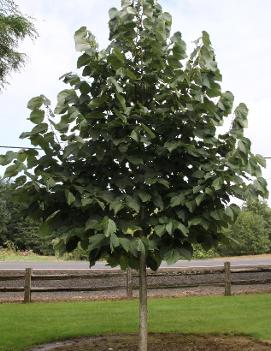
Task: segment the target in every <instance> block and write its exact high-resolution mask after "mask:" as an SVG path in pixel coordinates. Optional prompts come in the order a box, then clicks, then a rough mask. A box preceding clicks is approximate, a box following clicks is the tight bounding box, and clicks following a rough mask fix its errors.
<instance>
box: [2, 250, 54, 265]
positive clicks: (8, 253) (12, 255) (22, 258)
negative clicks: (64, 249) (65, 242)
mask: <svg viewBox="0 0 271 351" xmlns="http://www.w3.org/2000/svg"><path fill="white" fill-rule="evenodd" d="M57 260H58V258H57V257H55V256H40V255H37V254H35V253H32V252H26V253H25V252H20V251H13V250H8V249H0V261H8V262H10V261H16V262H48V261H49V262H52V261H57Z"/></svg>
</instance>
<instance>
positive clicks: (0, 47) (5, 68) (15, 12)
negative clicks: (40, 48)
mask: <svg viewBox="0 0 271 351" xmlns="http://www.w3.org/2000/svg"><path fill="white" fill-rule="evenodd" d="M36 34H37V33H36V30H35V27H34V25H33V23H32V20H31V19H30V18H29V17H27V16H25V15H23V14H22V13H21V12H20V11H19V9H18V7H17V5H16V4H15V3H14V1H13V0H0V89H1V88H3V86H4V85H5V83H7V77H8V76H9V74H10V73H11V72H12V71H17V70H19V69H20V68H21V67H22V65H23V64H24V62H25V54H24V53H21V52H19V51H18V46H19V43H20V41H21V40H23V39H25V38H27V37H30V38H34V37H35V36H36Z"/></svg>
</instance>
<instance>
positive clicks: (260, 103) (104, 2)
mask: <svg viewBox="0 0 271 351" xmlns="http://www.w3.org/2000/svg"><path fill="white" fill-rule="evenodd" d="M16 3H17V4H18V5H19V7H20V9H21V11H22V12H23V13H26V14H28V15H30V16H31V17H33V18H34V19H35V24H36V27H37V30H38V32H39V37H38V38H37V39H36V40H35V41H33V42H32V41H30V40H28V41H25V42H24V43H23V44H22V45H21V47H20V50H21V51H23V52H26V53H27V55H28V61H27V64H26V66H25V68H24V69H23V70H22V72H21V73H18V74H13V75H12V76H11V77H10V85H9V86H8V87H7V88H6V90H5V91H4V92H3V93H2V94H1V95H0V106H1V112H0V121H1V124H0V144H1V145H19V146H20V145H24V146H25V145H27V144H26V142H25V141H21V140H20V139H19V135H20V134H21V133H22V132H23V131H28V130H29V128H30V124H29V122H28V121H27V120H26V118H27V117H28V111H27V109H26V104H27V101H28V100H29V99H30V98H31V97H33V96H37V95H40V94H44V95H46V96H47V97H48V98H49V99H51V100H52V101H55V97H56V94H57V92H59V91H60V90H61V89H64V88H65V86H64V85H63V84H62V83H61V82H60V81H59V79H58V78H59V77H60V76H61V75H62V74H64V73H67V72H70V71H75V68H76V58H77V53H76V52H75V50H74V42H73V33H74V31H75V30H76V29H78V28H79V27H81V26H82V25H85V26H87V27H88V28H89V29H90V30H91V31H92V32H93V33H94V35H95V36H96V37H97V40H98V42H99V44H100V47H105V46H106V44H107V38H108V26H107V22H108V14H107V13H108V9H109V8H110V7H113V6H115V7H118V6H119V4H120V0H80V1H79V0H77V1H76V0H16ZM160 3H161V4H162V5H163V7H164V9H165V10H167V11H169V12H170V13H171V14H172V16H173V30H179V31H181V32H182V33H183V37H184V40H185V41H186V42H187V43H188V44H189V46H190V47H191V45H192V42H193V41H194V40H195V39H197V38H198V37H199V36H200V33H201V31H202V30H206V31H207V32H209V34H210V36H211V40H212V43H213V46H214V49H215V52H216V56H217V61H218V64H219V67H220V70H221V72H222V75H223V84H222V86H223V88H224V89H225V90H231V91H232V92H233V94H234V96H235V102H236V103H239V102H245V103H246V104H247V106H248V108H249V110H250V114H249V128H248V130H247V132H246V135H247V136H248V137H249V138H250V139H251V140H252V148H253V150H254V152H256V153H260V154H262V155H263V156H271V109H270V105H271V88H270V79H271V64H270V62H271V40H270V38H271V23H270V15H271V1H270V0H261V1H259V0H219V1H218V0H204V1H203V0H161V1H160ZM2 151H3V150H0V153H1V152H2ZM264 175H265V176H266V178H267V179H268V180H269V185H270V187H269V190H271V160H270V161H268V162H267V169H266V171H265V172H264Z"/></svg>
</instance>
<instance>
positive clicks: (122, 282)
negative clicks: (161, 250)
mask: <svg viewBox="0 0 271 351" xmlns="http://www.w3.org/2000/svg"><path fill="white" fill-rule="evenodd" d="M45 272H46V273H45ZM55 272H56V271H55V270H54V271H53V273H51V272H50V271H48V270H44V271H42V270H39V271H38V273H34V272H33V270H32V269H31V268H26V269H25V271H16V274H15V275H14V274H4V275H3V274H0V283H1V282H11V281H24V286H20V287H8V286H4V287H2V286H0V292H3V293H8V292H11V293H12V292H13V293H15V292H16V293H18V292H23V294H24V302H25V303H30V302H31V298H32V293H52V292H79V291H82V292H93V291H94V292H95V291H97V292H98V291H115V290H119V289H125V290H126V296H127V298H132V297H133V290H134V289H137V288H138V282H135V281H136V280H138V273H137V272H136V271H132V270H131V269H128V270H127V271H126V272H124V271H115V270H88V271H78V272H77V273H76V274H75V273H74V272H73V273H67V272H66V271H65V273H62V274H57V273H55ZM0 273H1V271H0ZM48 273H49V274H48ZM240 273H241V274H242V275H243V274H249V273H250V274H253V273H254V274H255V273H256V274H257V273H271V265H270V266H257V267H234V268H232V267H231V264H230V262H225V263H224V267H194V268H161V269H159V270H158V271H156V272H153V271H150V270H148V273H147V274H148V279H149V280H151V281H152V282H150V281H149V284H148V289H151V290H153V289H185V288H199V287H224V295H225V296H230V295H231V294H232V286H233V285H256V284H271V274H270V277H268V278H266V277H264V278H263V277H262V278H261V279H260V278H258V277H257V278H253V279H251V278H250V279H233V278H234V277H235V275H236V274H240ZM206 275H208V276H209V277H212V276H213V278H214V279H210V280H209V281H207V280H206V279H205V277H206ZM215 275H217V276H215ZM161 277H162V278H163V277H164V278H166V277H168V278H178V277H179V278H181V277H182V278H184V279H185V282H184V283H183V282H181V283H180V282H174V283H167V284H163V283H161V282H158V283H157V282H156V281H155V278H161ZM193 277H200V278H201V281H198V282H197V281H193ZM107 278H108V279H109V278H111V279H112V278H116V280H117V285H113V286H112V285H102V286H91V284H89V286H75V287H73V286H67V287H63V286H62V287H54V286H35V284H33V282H44V283H45V282H46V281H60V282H61V281H70V280H74V281H75V282H76V280H77V279H81V280H86V281H92V282H93V281H94V282H95V281H97V280H98V279H104V281H105V282H106V279H107ZM202 278H203V279H202Z"/></svg>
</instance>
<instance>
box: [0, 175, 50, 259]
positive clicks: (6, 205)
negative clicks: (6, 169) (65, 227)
mask: <svg viewBox="0 0 271 351" xmlns="http://www.w3.org/2000/svg"><path fill="white" fill-rule="evenodd" d="M13 191H14V190H13V187H12V184H9V183H6V182H1V181H0V247H1V246H2V247H6V245H7V243H8V242H10V243H11V242H12V243H13V245H14V247H15V248H16V249H17V250H19V251H26V250H32V251H33V252H35V253H38V254H42V255H52V254H54V250H53V245H52V238H53V236H54V233H50V234H51V235H50V237H48V238H47V240H44V238H42V237H41V236H40V234H39V226H40V223H38V222H37V221H34V220H32V219H31V218H30V217H29V216H26V214H25V211H24V204H21V203H15V202H14V201H13V200H12V198H13V196H12V195H13Z"/></svg>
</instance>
